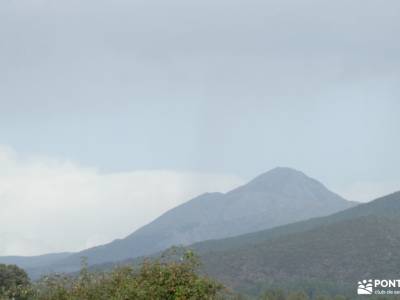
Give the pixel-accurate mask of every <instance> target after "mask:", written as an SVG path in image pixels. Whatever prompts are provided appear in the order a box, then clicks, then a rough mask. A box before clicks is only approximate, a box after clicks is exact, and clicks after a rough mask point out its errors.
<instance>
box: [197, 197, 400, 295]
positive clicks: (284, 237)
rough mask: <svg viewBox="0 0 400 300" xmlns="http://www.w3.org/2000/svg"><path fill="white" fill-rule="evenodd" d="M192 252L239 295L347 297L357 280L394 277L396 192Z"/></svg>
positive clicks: (398, 230)
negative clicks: (302, 292) (293, 292)
mask: <svg viewBox="0 0 400 300" xmlns="http://www.w3.org/2000/svg"><path fill="white" fill-rule="evenodd" d="M192 248H194V249H195V250H196V251H198V252H199V253H200V255H201V257H202V260H203V263H204V269H205V271H206V272H207V273H208V274H209V275H210V276H213V277H216V278H218V279H220V280H221V281H223V282H224V283H226V284H228V285H230V286H232V287H234V288H236V289H239V290H242V291H246V292H250V293H258V292H259V291H260V290H261V289H263V288H266V287H285V288H287V287H289V288H294V289H295V288H296V287H299V286H302V287H304V286H306V287H308V288H309V290H310V291H315V290H318V289H320V290H323V291H324V292H339V293H348V294H352V293H354V291H355V286H356V283H357V281H359V280H362V279H369V278H397V277H398V267H399V266H400V256H399V255H398V254H397V253H398V249H400V192H398V193H394V194H391V195H388V196H386V197H382V198H380V199H377V200H375V201H373V202H371V203H367V204H361V205H359V206H357V207H354V208H351V209H348V210H345V211H343V212H340V213H337V214H334V215H331V216H328V217H323V218H318V219H312V220H309V221H304V222H299V223H295V224H291V225H288V226H282V227H281V228H276V229H272V230H266V231H262V232H257V233H254V234H249V235H244V236H239V237H234V238H231V239H223V240H217V241H207V242H203V243H198V244H195V245H193V246H192Z"/></svg>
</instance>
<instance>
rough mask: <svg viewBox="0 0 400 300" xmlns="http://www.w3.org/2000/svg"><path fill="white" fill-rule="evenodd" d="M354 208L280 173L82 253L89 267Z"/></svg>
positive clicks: (203, 199)
mask: <svg viewBox="0 0 400 300" xmlns="http://www.w3.org/2000/svg"><path fill="white" fill-rule="evenodd" d="M355 204H356V203H354V202H349V201H346V200H345V199H343V198H341V197H340V196H338V195H336V194H334V193H332V192H330V191H329V190H328V189H327V188H326V187H324V186H323V185H322V184H321V183H319V182H318V181H316V180H314V179H312V178H309V177H308V176H306V175H305V174H303V173H302V172H299V171H296V170H293V169H289V168H276V169H273V170H271V171H269V172H267V173H265V174H262V175H260V176H258V177H257V178H255V179H254V180H252V181H250V182H249V183H248V184H246V185H244V186H241V187H239V188H237V189H235V190H232V191H230V192H228V193H226V194H221V193H210V194H204V195H201V196H199V197H197V198H195V199H193V200H191V201H189V202H187V203H184V204H182V205H180V206H178V207H176V208H174V209H172V210H170V211H168V212H166V213H165V214H163V215H162V216H160V217H159V218H158V219H156V220H155V221H153V222H151V223H150V224H148V225H146V226H144V227H142V228H140V229H139V230H137V231H136V232H134V233H133V234H131V235H130V236H128V237H127V238H125V239H123V240H116V241H114V242H112V243H110V244H107V245H104V246H100V247H95V248H92V249H88V250H85V251H82V252H80V253H78V254H76V255H73V256H71V257H69V258H68V259H66V260H65V261H64V262H62V263H63V264H68V265H71V264H76V262H77V261H78V258H80V257H81V256H86V257H88V259H89V262H90V263H91V264H97V263H103V262H109V261H118V260H123V259H126V258H130V257H137V256H141V255H149V254H152V253H154V252H157V251H160V250H163V249H165V248H167V247H170V246H172V245H177V244H183V245H188V244H192V243H194V242H197V241H202V240H207V239H218V238H224V237H229V236H235V235H240V234H244V233H248V232H253V231H258V230H262V229H266V228H272V227H275V226H279V225H282V224H287V223H291V222H295V221H298V220H304V219H308V218H312V217H316V216H322V215H327V214H330V213H334V212H337V211H340V210H343V209H346V208H349V207H351V206H354V205H355Z"/></svg>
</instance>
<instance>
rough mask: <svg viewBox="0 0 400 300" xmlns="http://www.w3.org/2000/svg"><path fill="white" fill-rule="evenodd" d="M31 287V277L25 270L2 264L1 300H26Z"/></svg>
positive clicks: (0, 280)
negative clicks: (10, 299)
mask: <svg viewBox="0 0 400 300" xmlns="http://www.w3.org/2000/svg"><path fill="white" fill-rule="evenodd" d="M29 285H30V282H29V277H28V275H27V274H26V272H25V271H24V270H23V269H21V268H18V267H17V266H15V265H4V264H0V297H1V298H3V299H4V298H5V299H7V298H12V299H15V300H19V299H26V297H27V296H28V295H27V294H28V290H29Z"/></svg>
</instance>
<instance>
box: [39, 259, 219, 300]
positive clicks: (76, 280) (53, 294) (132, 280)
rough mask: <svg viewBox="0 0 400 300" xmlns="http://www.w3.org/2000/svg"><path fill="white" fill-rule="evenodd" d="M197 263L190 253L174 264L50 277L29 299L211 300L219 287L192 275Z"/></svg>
mask: <svg viewBox="0 0 400 300" xmlns="http://www.w3.org/2000/svg"><path fill="white" fill-rule="evenodd" d="M197 267H198V260H197V258H196V257H195V255H194V254H193V253H191V252H187V253H185V254H184V255H183V256H182V257H180V258H179V259H177V260H169V261H162V260H161V259H159V260H155V261H145V262H143V263H142V265H141V266H140V267H139V268H138V269H135V268H133V267H120V268H117V269H115V270H114V271H112V272H109V273H93V272H89V271H88V269H87V267H86V266H85V265H84V266H83V268H82V270H81V273H80V275H79V276H76V277H71V276H62V275H54V276H50V277H46V278H43V279H42V280H41V281H40V282H38V283H36V284H34V285H33V286H32V287H31V299H34V300H36V299H38V300H39V299H40V300H103V299H104V300H130V299H137V300H142V299H143V300H151V299H154V300H156V299H163V300H168V299H176V300H178V299H181V300H183V299H193V300H197V299H199V300H200V299H215V298H216V297H217V294H218V292H219V291H220V290H221V288H222V287H221V285H219V284H217V283H216V282H214V281H212V280H210V279H208V278H206V277H202V276H199V275H198V274H197V273H196V269H197Z"/></svg>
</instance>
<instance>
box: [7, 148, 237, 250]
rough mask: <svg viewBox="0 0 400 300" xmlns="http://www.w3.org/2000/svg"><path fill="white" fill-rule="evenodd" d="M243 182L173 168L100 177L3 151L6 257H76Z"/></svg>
mask: <svg viewBox="0 0 400 300" xmlns="http://www.w3.org/2000/svg"><path fill="white" fill-rule="evenodd" d="M241 183H242V180H241V179H240V178H238V177H235V176H231V175H224V174H205V173H191V172H180V171H170V170H150V171H141V170H138V171H131V172H120V173H102V172H100V171H98V170H97V169H95V168H89V167H84V166H81V165H79V164H77V163H74V162H70V161H66V160H57V159H51V158H47V157H30V158H23V157H20V156H19V155H18V154H17V153H15V151H13V150H12V149H10V148H7V147H4V146H2V147H0V207H1V210H0V255H37V254H41V253H46V252H59V251H76V250H80V249H84V248H86V247H91V246H95V245H98V244H103V243H105V242H109V241H111V240H113V239H115V238H121V237H124V236H126V235H128V234H129V233H131V232H133V231H134V230H135V229H137V228H139V227H140V226H142V225H144V224H146V223H148V222H150V221H151V220H152V219H154V218H156V217H157V216H159V215H160V214H161V213H163V212H165V211H166V210H168V209H170V208H172V207H174V206H176V205H179V204H180V203H183V202H184V201H187V200H189V199H191V198H192V197H195V196H196V195H198V194H201V193H203V192H207V191H227V190H229V189H231V188H233V187H235V186H237V185H239V184H241Z"/></svg>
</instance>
